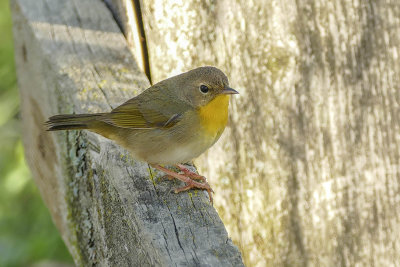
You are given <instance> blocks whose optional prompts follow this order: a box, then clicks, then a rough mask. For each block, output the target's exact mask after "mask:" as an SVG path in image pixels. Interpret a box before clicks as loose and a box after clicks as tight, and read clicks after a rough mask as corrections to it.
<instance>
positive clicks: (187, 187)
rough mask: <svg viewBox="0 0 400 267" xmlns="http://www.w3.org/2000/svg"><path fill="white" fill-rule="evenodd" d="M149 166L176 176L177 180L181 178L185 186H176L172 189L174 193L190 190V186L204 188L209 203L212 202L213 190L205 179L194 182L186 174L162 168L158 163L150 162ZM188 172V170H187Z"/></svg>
mask: <svg viewBox="0 0 400 267" xmlns="http://www.w3.org/2000/svg"><path fill="white" fill-rule="evenodd" d="M151 166H152V167H153V168H155V169H157V170H160V171H162V172H164V173H166V174H167V175H168V176H171V177H174V178H176V179H178V180H181V181H182V182H184V183H185V184H186V185H185V186H182V187H179V188H176V189H175V190H174V191H175V193H179V192H183V191H187V190H190V189H192V188H198V189H201V190H206V191H207V193H208V197H209V198H210V202H211V204H212V203H213V198H212V195H211V193H212V192H214V191H213V190H212V189H211V187H210V185H209V184H208V183H207V181H205V182H204V183H199V182H196V181H194V180H192V179H191V178H189V177H188V176H185V175H182V174H179V173H176V172H174V171H171V170H169V169H167V168H164V167H162V166H160V165H156V164H151ZM179 169H180V168H179ZM188 171H189V170H188ZM189 172H190V171H189ZM199 176H200V175H199Z"/></svg>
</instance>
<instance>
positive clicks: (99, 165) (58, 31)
mask: <svg viewBox="0 0 400 267" xmlns="http://www.w3.org/2000/svg"><path fill="white" fill-rule="evenodd" d="M11 7H12V13H13V23H14V26H13V27H14V39H15V55H16V63H17V75H18V86H19V89H20V95H21V116H22V122H23V123H22V125H23V141H24V146H25V151H26V158H27V161H28V164H29V166H30V168H31V170H32V172H33V177H34V179H35V183H36V184H37V186H38V187H39V190H40V192H41V195H42V197H43V199H44V201H45V203H46V205H47V206H48V208H49V210H50V212H51V215H52V217H53V220H54V222H55V224H56V226H57V228H58V229H59V231H60V233H61V235H62V237H63V239H64V241H65V243H66V244H67V247H68V249H69V251H70V252H71V254H72V256H73V258H74V260H75V263H76V265H78V266H92V265H100V266H243V263H242V260H241V256H240V253H239V251H238V249H237V248H236V247H235V246H234V245H233V244H232V242H231V240H230V239H229V237H228V235H227V232H226V230H225V228H224V225H223V224H222V222H221V220H220V218H219V216H218V214H217V212H216V211H215V210H214V208H213V207H212V206H211V205H210V203H209V200H208V196H207V193H205V192H203V191H193V190H192V191H189V192H186V193H181V194H174V193H171V190H172V189H173V188H175V187H177V186H179V185H180V183H178V182H172V181H169V180H166V179H163V178H162V174H160V173H158V172H155V171H154V170H153V169H150V168H149V167H148V165H147V164H145V163H141V162H136V161H134V160H133V159H132V158H131V157H130V156H129V153H128V152H127V151H126V150H124V149H122V148H120V147H118V146H117V145H115V144H114V143H113V142H112V141H109V140H107V139H105V138H102V137H100V136H98V135H96V134H93V133H90V132H88V131H69V132H57V133H54V132H46V131H45V129H44V122H45V121H46V119H47V118H48V117H49V116H51V115H55V114H60V113H93V112H107V111H110V110H111V109H112V108H113V107H116V106H118V105H119V104H121V103H123V102H124V101H125V100H127V99H129V98H131V97H133V96H134V95H136V94H138V93H139V92H140V91H141V90H143V89H145V88H146V87H148V86H149V82H148V80H147V78H146V76H145V75H144V74H143V72H142V71H141V70H140V69H139V67H138V65H137V64H136V63H135V60H134V58H133V57H132V54H131V52H130V50H129V48H128V47H127V43H126V39H125V38H124V36H123V35H122V34H121V32H120V29H119V28H118V27H117V25H116V23H115V21H114V19H113V17H112V15H111V13H110V11H109V10H108V9H107V7H106V6H105V4H104V3H103V2H102V1H99V0H82V1H79V0H71V1H63V0H36V1H30V0H13V1H11Z"/></svg>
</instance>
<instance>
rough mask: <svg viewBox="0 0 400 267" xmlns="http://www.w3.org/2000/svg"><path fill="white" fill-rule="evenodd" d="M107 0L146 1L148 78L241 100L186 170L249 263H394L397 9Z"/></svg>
mask: <svg viewBox="0 0 400 267" xmlns="http://www.w3.org/2000/svg"><path fill="white" fill-rule="evenodd" d="M109 1H112V0H109ZM113 2H115V3H117V4H118V3H119V2H133V3H137V2H140V3H141V4H142V5H141V11H142V24H143V27H144V30H145V33H146V39H147V41H148V42H147V44H148V51H149V62H150V67H151V74H152V79H153V81H154V82H157V81H159V80H161V79H164V78H165V77H168V76H170V75H172V74H175V73H179V72H181V71H182V70H185V69H187V68H192V67H196V66H201V65H214V66H217V67H219V68H221V69H222V70H224V71H225V72H226V73H227V74H228V76H229V77H230V82H231V84H232V85H233V86H234V88H235V89H238V90H239V92H240V93H241V94H240V95H239V96H238V97H235V98H234V99H232V102H231V104H232V105H231V112H230V116H231V117H230V124H229V127H228V129H227V130H226V131H227V133H225V134H224V136H223V137H222V139H221V140H220V141H219V142H218V143H217V144H216V145H215V146H213V147H212V148H211V149H210V151H209V153H208V154H205V155H203V156H202V157H201V158H200V159H199V161H197V162H196V163H197V166H198V167H199V168H200V169H201V173H207V177H210V181H211V183H213V186H215V188H217V192H221V193H218V194H216V195H215V199H216V202H215V205H216V208H217V210H218V212H219V214H220V215H221V218H222V219H223V220H224V221H225V222H226V223H225V225H226V226H227V229H228V231H229V233H230V235H231V236H232V239H233V240H234V242H236V243H237V244H238V245H239V247H240V249H241V250H242V253H243V258H244V261H245V263H246V264H248V265H249V266H253V265H257V266H400V253H399V251H400V238H398V229H400V216H399V214H400V197H399V196H400V186H399V179H400V60H399V55H400V38H399V36H400V1H399V0H386V1H376V0H340V1H334V0H301V1H299V0H297V1H295V0H217V1H211V0H210V1H207V0H203V1H199V0H185V1H157V0H145V1H119V0H113ZM127 7H129V5H126V7H125V8H127ZM126 13H127V15H129V14H131V13H133V12H132V10H127V11H126ZM127 17H128V16H127ZM232 111H233V112H232Z"/></svg>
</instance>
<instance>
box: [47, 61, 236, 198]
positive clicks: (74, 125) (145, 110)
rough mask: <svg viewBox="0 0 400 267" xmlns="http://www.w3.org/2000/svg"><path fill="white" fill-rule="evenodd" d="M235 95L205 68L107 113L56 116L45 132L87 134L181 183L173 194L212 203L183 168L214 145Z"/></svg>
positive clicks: (198, 179)
mask: <svg viewBox="0 0 400 267" xmlns="http://www.w3.org/2000/svg"><path fill="white" fill-rule="evenodd" d="M234 94H238V91H236V90H235V89H233V88H231V87H229V81H228V78H227V76H226V75H225V74H224V73H223V72H222V71H221V70H220V69H218V68H216V67H212V66H204V67H199V68H195V69H193V70H190V71H187V72H185V73H182V74H179V75H176V76H173V77H171V78H168V79H165V80H162V81H160V82H158V83H156V84H154V85H153V86H150V87H149V88H147V89H146V90H144V91H143V92H142V93H140V94H139V95H137V96H135V97H133V98H131V99H129V100H128V101H126V102H125V103H123V104H121V105H120V106H118V107H116V108H114V109H113V110H111V112H108V113H94V114H61V115H55V116H52V117H50V118H49V119H48V121H47V122H46V126H47V130H48V131H59V130H89V131H92V132H94V133H97V134H99V135H102V136H104V137H106V138H108V139H111V140H113V141H115V142H116V143H117V144H119V145H120V146H122V147H124V148H126V149H127V150H128V151H129V152H130V153H131V154H132V156H133V158H134V159H136V160H139V161H143V162H147V163H148V164H149V165H150V166H152V167H153V168H155V169H158V170H160V171H162V172H164V173H165V174H166V175H167V176H168V177H169V178H176V179H178V180H181V181H182V182H184V183H185V186H182V187H179V188H176V189H175V190H174V191H175V193H179V192H183V191H187V190H190V189H192V188H193V189H196V188H197V189H201V190H206V191H207V193H208V196H209V199H210V202H211V203H213V199H212V193H213V192H214V191H213V190H212V188H211V186H210V185H209V184H208V182H207V179H206V178H205V177H204V176H202V175H199V174H197V173H195V172H192V171H190V170H189V169H188V168H187V167H186V166H185V165H184V164H185V163H187V162H190V161H192V160H193V159H195V158H197V157H198V156H199V155H201V154H202V153H204V152H205V151H206V150H207V149H208V148H210V147H211V146H212V145H214V144H215V142H217V141H218V139H219V138H220V136H221V134H222V132H223V131H224V129H225V127H226V125H227V122H228V107H229V99H230V96H231V95H234ZM163 165H164V166H163ZM165 165H172V166H175V167H176V168H177V169H178V170H179V172H176V171H174V170H171V169H168V168H166V167H165Z"/></svg>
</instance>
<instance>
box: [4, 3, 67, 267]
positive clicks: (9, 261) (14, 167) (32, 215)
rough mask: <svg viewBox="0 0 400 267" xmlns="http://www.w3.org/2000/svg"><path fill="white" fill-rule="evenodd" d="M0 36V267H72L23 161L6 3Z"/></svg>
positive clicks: (11, 43)
mask: <svg viewBox="0 0 400 267" xmlns="http://www.w3.org/2000/svg"><path fill="white" fill-rule="evenodd" d="M0 36H1V38H0V266H60V265H62V263H67V264H72V258H71V256H70V255H69V253H68V251H67V249H66V247H65V245H64V243H63V241H62V239H61V237H60V235H59V234H58V232H57V229H56V227H55V226H54V224H53V222H52V220H51V217H50V214H49V212H48V211H47V208H46V206H45V205H44V203H43V201H42V199H41V197H40V195H39V191H38V189H37V188H36V186H35V184H34V182H33V180H32V177H31V174H30V171H29V169H28V167H27V165H26V162H25V160H24V149H23V146H22V142H21V131H20V128H21V127H20V124H21V121H20V118H19V95H18V88H17V81H16V74H15V64H14V47H13V40H12V23H11V14H10V8H9V2H8V0H0Z"/></svg>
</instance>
